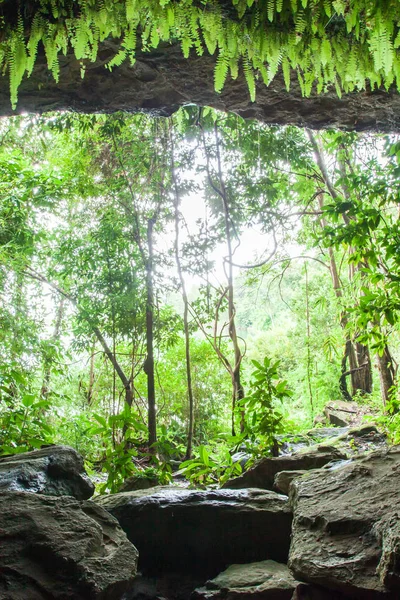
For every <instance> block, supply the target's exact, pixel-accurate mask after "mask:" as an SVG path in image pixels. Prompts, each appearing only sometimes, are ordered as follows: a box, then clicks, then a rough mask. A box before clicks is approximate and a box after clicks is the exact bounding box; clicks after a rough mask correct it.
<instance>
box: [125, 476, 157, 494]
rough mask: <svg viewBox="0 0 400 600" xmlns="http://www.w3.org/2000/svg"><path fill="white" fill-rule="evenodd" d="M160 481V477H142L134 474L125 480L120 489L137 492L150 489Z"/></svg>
mask: <svg viewBox="0 0 400 600" xmlns="http://www.w3.org/2000/svg"><path fill="white" fill-rule="evenodd" d="M159 483H160V482H159V480H158V477H140V476H139V475H134V476H133V477H129V478H128V479H126V480H125V481H124V483H123V484H122V485H121V488H120V489H119V491H120V492H135V491H136V490H148V489H150V488H153V487H155V486H157V485H158V484H159Z"/></svg>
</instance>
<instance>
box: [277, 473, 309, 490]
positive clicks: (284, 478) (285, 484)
mask: <svg viewBox="0 0 400 600" xmlns="http://www.w3.org/2000/svg"><path fill="white" fill-rule="evenodd" d="M305 473H308V471H300V470H297V471H280V472H279V473H277V474H276V475H275V478H274V490H275V491H276V492H279V493H281V494H285V495H286V496H287V495H288V494H289V487H290V484H291V483H292V481H293V480H294V479H297V477H301V476H302V475H304V474H305Z"/></svg>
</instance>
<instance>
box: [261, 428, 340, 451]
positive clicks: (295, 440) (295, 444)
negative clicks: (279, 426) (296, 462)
mask: <svg viewBox="0 0 400 600" xmlns="http://www.w3.org/2000/svg"><path fill="white" fill-rule="evenodd" d="M348 431H349V428H348V427H341V428H340V427H317V428H315V429H310V431H307V432H306V433H304V434H301V435H299V434H292V435H277V436H275V438H274V445H273V448H272V454H273V456H282V455H290V454H298V453H300V452H303V451H305V450H306V449H310V448H311V449H315V447H316V446H317V444H318V443H320V442H322V441H323V440H331V439H333V438H337V437H338V436H340V435H341V434H345V433H347V432H348Z"/></svg>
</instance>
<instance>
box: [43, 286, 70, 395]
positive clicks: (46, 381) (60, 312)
mask: <svg viewBox="0 0 400 600" xmlns="http://www.w3.org/2000/svg"><path fill="white" fill-rule="evenodd" d="M64 311H65V298H64V297H62V296H61V298H60V302H59V304H58V307H57V313H56V321H55V323H54V330H53V335H52V336H51V338H50V341H51V342H52V343H53V344H55V343H56V342H58V341H59V339H60V334H61V323H62V319H63V316H64ZM52 364H53V359H51V358H50V359H49V357H46V358H45V364H44V374H43V382H42V389H41V390H40V395H41V396H42V398H44V399H45V400H46V399H47V398H48V396H49V392H50V388H49V386H50V376H51V367H52Z"/></svg>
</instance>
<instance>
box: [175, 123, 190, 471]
mask: <svg viewBox="0 0 400 600" xmlns="http://www.w3.org/2000/svg"><path fill="white" fill-rule="evenodd" d="M170 144H171V175H172V181H173V185H174V208H175V215H174V216H175V262H176V268H177V271H178V276H179V281H180V285H181V290H182V299H183V329H184V334H185V361H186V381H187V392H188V403H189V419H188V436H187V444H186V460H188V459H190V458H191V457H192V446H193V431H194V396H193V386H192V369H191V358H190V336H189V301H188V297H187V293H186V285H185V279H184V277H183V272H182V265H181V259H180V255H179V204H180V196H179V189H178V182H177V178H176V173H175V155H174V139H173V133H172V132H170Z"/></svg>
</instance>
